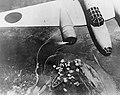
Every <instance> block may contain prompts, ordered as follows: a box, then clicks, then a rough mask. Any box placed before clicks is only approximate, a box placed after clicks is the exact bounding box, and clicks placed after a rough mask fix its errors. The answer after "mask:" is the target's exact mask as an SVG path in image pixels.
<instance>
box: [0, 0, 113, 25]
mask: <svg viewBox="0 0 120 95" xmlns="http://www.w3.org/2000/svg"><path fill="white" fill-rule="evenodd" d="M98 6H99V8H100V11H101V13H102V14H103V17H104V19H105V20H108V19H110V18H113V17H115V14H114V9H113V6H112V4H111V3H109V2H107V1H106V0H99V2H98ZM61 7H62V8H64V9H65V10H66V11H67V13H68V14H69V16H70V18H71V20H72V22H73V25H74V26H83V25H86V19H85V16H84V12H83V10H82V7H81V5H80V3H79V1H78V0H57V1H51V2H47V3H42V4H37V5H33V6H28V7H24V8H20V9H15V10H10V11H6V12H1V13H0V27H34V26H59V16H60V9H61Z"/></svg>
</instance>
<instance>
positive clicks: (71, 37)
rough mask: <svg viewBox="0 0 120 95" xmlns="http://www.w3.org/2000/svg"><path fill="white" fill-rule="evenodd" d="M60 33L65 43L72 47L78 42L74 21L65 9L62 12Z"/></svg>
mask: <svg viewBox="0 0 120 95" xmlns="http://www.w3.org/2000/svg"><path fill="white" fill-rule="evenodd" d="M60 31H61V35H62V38H63V42H68V43H67V44H69V45H72V44H74V43H75V42H76V41H77V37H76V33H75V29H74V26H73V23H72V20H71V18H70V16H69V14H68V13H67V11H66V10H65V9H61V10H60Z"/></svg>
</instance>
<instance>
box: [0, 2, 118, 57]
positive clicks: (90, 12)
mask: <svg viewBox="0 0 120 95" xmlns="http://www.w3.org/2000/svg"><path fill="white" fill-rule="evenodd" d="M111 1H112V0H111ZM119 2H120V1H119V0H116V2H115V1H113V2H110V1H107V0H56V1H51V2H47V3H42V4H37V5H32V6H27V7H23V8H19V9H14V10H10V11H5V12H1V13H0V27H35V26H40V27H41V26H52V27H55V26H59V28H60V31H61V35H62V38H63V43H62V44H69V45H72V44H74V43H75V42H76V41H77V36H76V33H75V30H74V27H77V26H78V27H82V26H87V27H88V30H89V32H90V35H91V38H92V40H93V42H94V44H95V45H96V47H97V48H98V50H99V51H100V52H101V53H102V54H103V55H104V56H109V55H110V54H111V52H112V44H111V39H110V34H109V32H108V29H107V26H106V23H105V21H107V20H110V19H111V18H114V17H115V13H117V14H118V15H120V8H119V5H118V4H119Z"/></svg>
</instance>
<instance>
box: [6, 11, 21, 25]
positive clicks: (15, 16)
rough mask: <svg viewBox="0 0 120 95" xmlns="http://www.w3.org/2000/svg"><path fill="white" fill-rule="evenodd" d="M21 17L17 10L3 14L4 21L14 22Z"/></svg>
mask: <svg viewBox="0 0 120 95" xmlns="http://www.w3.org/2000/svg"><path fill="white" fill-rule="evenodd" d="M21 18H22V14H21V13H19V12H12V13H9V14H7V15H6V16H5V21H6V22H8V23H16V22H18V21H19V20H20V19H21Z"/></svg>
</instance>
